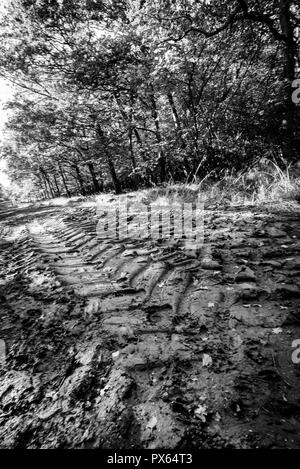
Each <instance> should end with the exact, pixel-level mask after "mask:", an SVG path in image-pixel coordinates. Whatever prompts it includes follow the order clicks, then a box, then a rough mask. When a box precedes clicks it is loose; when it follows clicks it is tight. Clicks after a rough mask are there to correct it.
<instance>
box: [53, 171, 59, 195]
mask: <svg viewBox="0 0 300 469" xmlns="http://www.w3.org/2000/svg"><path fill="white" fill-rule="evenodd" d="M53 180H54V184H55V187H56V193H57V195H58V196H60V189H59V186H58V183H57V178H56V176H55V174H54V173H53Z"/></svg>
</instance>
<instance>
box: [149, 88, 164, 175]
mask: <svg viewBox="0 0 300 469" xmlns="http://www.w3.org/2000/svg"><path fill="white" fill-rule="evenodd" d="M150 89H151V91H150V103H151V115H152V118H153V120H154V125H155V135H156V140H157V143H158V164H159V167H160V180H161V182H165V180H166V176H167V173H166V157H165V155H164V152H163V150H162V147H161V142H162V137H161V131H160V125H159V115H158V110H157V105H156V100H155V94H154V88H153V85H151V86H150Z"/></svg>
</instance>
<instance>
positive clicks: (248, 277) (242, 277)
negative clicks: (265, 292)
mask: <svg viewBox="0 0 300 469" xmlns="http://www.w3.org/2000/svg"><path fill="white" fill-rule="evenodd" d="M235 280H236V282H244V281H250V282H256V275H255V273H254V272H253V270H251V269H250V268H249V267H243V268H242V270H240V271H239V273H238V274H237V276H236V278H235Z"/></svg>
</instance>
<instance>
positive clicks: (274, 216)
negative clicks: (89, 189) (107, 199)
mask: <svg viewBox="0 0 300 469" xmlns="http://www.w3.org/2000/svg"><path fill="white" fill-rule="evenodd" d="M112 201H113V198H112ZM0 221H1V231H0V236H1V238H0V239H1V242H0V262H1V276H0V318H1V323H0V324H1V326H0V339H1V341H2V342H1V343H2V345H3V344H5V348H6V357H4V355H3V354H2V361H0V447H1V448H168V449H170V448H193V447H194V448H252V447H253V448H255V447H260V448H262V447H263V448H265V447H268V448H282V447H283V448H300V433H299V431H300V394H299V385H300V364H298V363H293V360H292V353H293V351H295V349H293V347H292V345H293V343H294V344H295V342H294V341H295V340H297V339H300V327H299V325H300V310H299V298H300V289H299V286H300V276H299V275H300V242H299V236H300V226H299V210H298V211H297V210H296V208H294V209H293V210H292V211H289V212H284V211H281V212H279V211H276V212H274V213H273V212H272V211H271V210H270V208H268V207H264V208H261V209H258V208H257V207H249V206H248V207H225V206H224V207H219V208H217V207H207V209H206V211H205V232H204V233H205V243H204V246H203V248H202V249H201V250H200V252H199V254H198V255H197V256H194V257H193V256H190V255H189V253H188V252H187V251H185V250H184V249H180V247H178V246H176V245H173V246H171V245H169V244H164V243H159V242H155V241H152V240H135V241H133V240H128V241H114V240H110V239H108V240H106V241H105V240H99V239H98V238H97V235H96V224H97V221H98V220H97V216H96V213H95V208H94V207H93V206H90V207H89V206H83V205H82V204H81V205H80V203H78V204H73V205H72V204H71V205H67V206H65V207H61V206H48V207H45V206H38V205H36V206H32V207H27V208H24V207H23V208H14V207H9V206H7V204H5V203H4V202H3V203H2V204H1V206H0ZM298 347H299V346H298ZM299 357H300V353H299ZM294 361H295V360H294Z"/></svg>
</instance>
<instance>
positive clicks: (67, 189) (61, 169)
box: [58, 163, 71, 198]
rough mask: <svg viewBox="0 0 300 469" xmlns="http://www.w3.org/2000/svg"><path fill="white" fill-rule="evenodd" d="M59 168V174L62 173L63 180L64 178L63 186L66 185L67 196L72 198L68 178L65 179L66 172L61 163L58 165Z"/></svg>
mask: <svg viewBox="0 0 300 469" xmlns="http://www.w3.org/2000/svg"><path fill="white" fill-rule="evenodd" d="M58 168H59V172H60V175H61V178H62V182H63V185H64V188H65V190H66V194H67V197H69V198H70V197H71V194H70V191H69V188H68V186H67V181H66V178H65V173H64V170H63V168H62V167H61V165H60V163H58Z"/></svg>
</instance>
